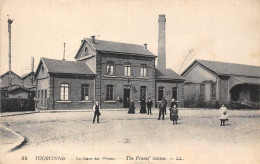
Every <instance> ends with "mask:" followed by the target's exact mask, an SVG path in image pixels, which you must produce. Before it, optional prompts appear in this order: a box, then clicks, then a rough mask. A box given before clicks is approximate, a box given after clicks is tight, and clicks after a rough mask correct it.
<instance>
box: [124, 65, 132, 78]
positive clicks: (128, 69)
mask: <svg viewBox="0 0 260 164" xmlns="http://www.w3.org/2000/svg"><path fill="white" fill-rule="evenodd" d="M124 76H131V64H125V65H124Z"/></svg>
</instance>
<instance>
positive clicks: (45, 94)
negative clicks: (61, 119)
mask: <svg viewBox="0 0 260 164" xmlns="http://www.w3.org/2000/svg"><path fill="white" fill-rule="evenodd" d="M44 92H45V93H44V96H45V97H44V98H45V99H47V90H46V89H45V90H44Z"/></svg>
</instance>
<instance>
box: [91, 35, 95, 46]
mask: <svg viewBox="0 0 260 164" xmlns="http://www.w3.org/2000/svg"><path fill="white" fill-rule="evenodd" d="M91 42H92V44H95V36H94V35H92V36H91Z"/></svg>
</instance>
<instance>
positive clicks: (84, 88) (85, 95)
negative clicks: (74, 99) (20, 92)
mask: <svg viewBox="0 0 260 164" xmlns="http://www.w3.org/2000/svg"><path fill="white" fill-rule="evenodd" d="M81 100H89V84H82V85H81Z"/></svg>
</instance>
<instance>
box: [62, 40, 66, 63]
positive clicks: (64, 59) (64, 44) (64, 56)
mask: <svg viewBox="0 0 260 164" xmlns="http://www.w3.org/2000/svg"><path fill="white" fill-rule="evenodd" d="M63 44H64V52H63V60H65V44H66V43H63Z"/></svg>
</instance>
